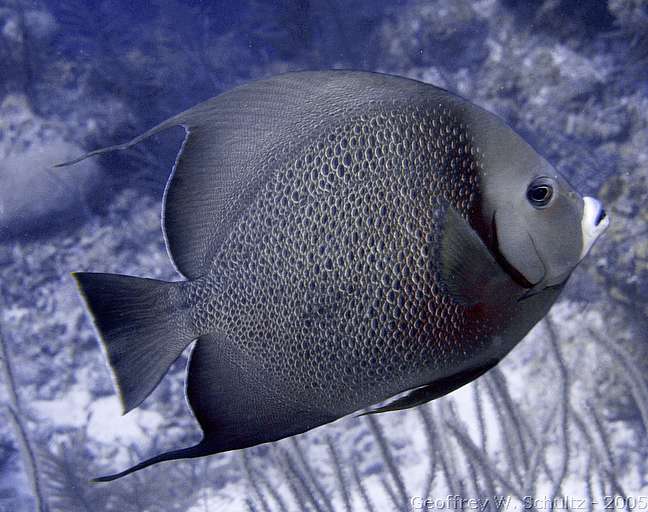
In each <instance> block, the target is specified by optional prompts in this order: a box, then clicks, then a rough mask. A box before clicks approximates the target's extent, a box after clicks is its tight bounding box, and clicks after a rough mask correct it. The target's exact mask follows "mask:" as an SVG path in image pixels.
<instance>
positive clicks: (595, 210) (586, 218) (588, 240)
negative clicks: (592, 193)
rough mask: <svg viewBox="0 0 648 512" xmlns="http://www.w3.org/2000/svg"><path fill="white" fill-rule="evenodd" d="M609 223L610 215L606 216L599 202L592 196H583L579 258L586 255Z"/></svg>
mask: <svg viewBox="0 0 648 512" xmlns="http://www.w3.org/2000/svg"><path fill="white" fill-rule="evenodd" d="M609 224H610V217H608V215H607V213H606V212H605V209H604V208H603V205H602V204H601V202H600V201H599V200H598V199H594V198H593V197H584V198H583V219H582V220H581V232H582V236H583V246H582V247H583V248H582V250H581V255H580V257H581V259H583V258H584V257H585V256H586V255H587V253H588V252H589V250H590V249H591V248H592V245H594V242H596V240H597V238H598V237H599V236H601V234H603V232H604V231H605V230H606V229H607V227H608V225H609Z"/></svg>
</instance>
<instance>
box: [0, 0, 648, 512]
mask: <svg viewBox="0 0 648 512" xmlns="http://www.w3.org/2000/svg"><path fill="white" fill-rule="evenodd" d="M332 67H335V68H357V69H368V70H374V71H382V72H389V73H395V74H401V75H405V76H408V77H412V78H417V79H421V80H424V81H428V82H431V83H434V84H436V85H439V86H442V87H445V88H448V89H449V90H451V91H454V92H456V93H459V94H461V95H463V96H465V97H467V98H469V99H471V100H472V101H474V102H475V103H477V104H479V105H481V106H483V107H485V108H487V109H489V110H492V111H494V112H496V113H497V114H499V115H500V116H502V117H503V118H504V119H505V120H506V121H507V122H508V123H509V124H510V125H511V126H512V127H514V128H515V129H516V130H517V131H518V132H520V133H522V134H523V135H524V136H525V137H526V138H527V140H529V142H531V144H532V145H533V146H534V147H535V148H536V149H538V151H539V152H540V153H541V154H542V155H544V156H545V157H546V158H547V159H548V160H549V161H550V162H552V163H553V164H554V165H556V167H557V168H558V169H559V170H560V171H561V172H562V173H563V174H564V175H565V176H567V177H568V179H569V180H570V181H571V182H572V184H573V185H574V186H575V187H576V188H577V189H578V190H579V191H580V192H582V193H584V194H588V195H595V196H597V197H599V198H600V199H601V200H602V201H603V202H604V204H605V206H606V209H607V211H608V213H609V214H610V216H611V218H612V224H611V227H610V229H609V230H608V232H607V233H606V235H605V236H604V238H603V239H602V240H600V241H599V242H598V243H597V244H596V245H595V247H594V249H593V250H592V252H591V254H590V255H589V257H588V258H587V259H586V260H585V261H584V262H583V263H582V264H581V265H580V266H579V267H578V269H577V270H576V271H575V273H574V275H573V276H572V278H571V282H570V284H569V286H568V288H567V289H566V290H565V292H564V294H563V295H562V296H561V298H560V300H559V302H558V303H557V304H556V305H555V306H554V308H553V309H552V311H551V313H550V315H549V317H548V320H547V321H543V322H541V323H540V324H539V325H538V326H537V327H536V328H535V329H534V330H533V331H532V332H531V333H530V334H529V335H528V336H527V337H526V338H525V339H524V340H523V341H522V342H521V343H520V344H519V346H518V347H516V348H515V350H514V351H513V352H512V353H511V354H510V355H509V356H508V357H507V358H506V359H505V360H504V361H503V362H502V363H501V364H500V365H499V366H498V369H497V370H495V371H493V372H490V373H489V374H488V375H487V376H486V377H484V378H481V379H479V380H478V381H477V382H475V383H473V384H470V385H468V386H466V387H464V388H462V389H461V390H459V391H457V392H455V393H453V394H451V395H450V396H448V397H446V398H443V399H440V400H438V401H436V402H435V403H432V404H429V405H426V406H422V407H419V408H417V409H415V410H409V411H404V412H397V413H389V414H383V415H379V416H376V417H374V418H373V420H368V419H366V418H344V419H342V420H339V421H337V422H335V423H334V424H332V425H329V426H326V427H323V428H319V429H316V430H314V431H312V432H310V433H307V434H305V435H301V436H298V437H297V438H295V439H288V440H283V441H280V442H278V443H274V444H272V445H265V446H260V447H256V448H252V449H249V450H246V451H244V452H237V453H228V454H222V455H218V456H213V457H209V458H205V459H200V460H195V461H183V462H172V463H166V464H161V465H157V466H155V467H152V468H150V469H147V470H145V471H142V472H139V473H137V474H135V475H133V476H131V477H128V478H125V479H123V480H119V481H117V482H114V483H111V484H103V485H92V484H90V483H89V482H88V480H89V479H90V478H92V477H93V476H97V475H99V474H103V473H106V472H111V471H115V470H118V469H122V468H123V467H125V466H127V465H130V464H131V463H133V462H135V461H137V460H140V459H142V458H145V457H148V456H151V455H153V454H155V453H158V452H160V451H165V450H167V449H171V448H176V447H181V446H187V445H189V444H191V443H193V442H195V441H196V440H197V439H198V438H199V436H200V432H199V430H198V427H197V426H196V424H195V422H194V420H193V418H192V416H191V414H190V412H189V410H188V408H187V406H186V404H185V402H184V396H183V388H184V366H185V364H186V355H187V353H185V354H184V355H183V357H181V358H180V360H178V361H177V362H176V363H175V364H174V366H173V367H172V370H171V372H170V374H169V375H168V376H167V377H165V379H164V380H163V381H162V383H161V385H160V386H159V387H158V388H157V389H156V391H155V392H154V393H153V395H152V396H151V397H150V398H149V399H147V400H146V401H145V402H144V404H143V405H142V407H140V408H139V409H137V410H135V411H133V412H131V413H129V414H128V415H126V416H121V415H120V408H119V403H118V399H117V398H116V396H115V394H114V392H113V389H112V383H111V380H110V375H109V372H108V370H107V368H106V366H105V363H104V360H103V354H102V352H101V350H100V349H99V346H98V345H97V342H96V338H95V334H94V331H93V329H92V326H91V323H90V321H89V319H88V317H87V316H86V314H85V312H84V310H83V307H82V303H81V301H80V299H79V297H78V295H77V293H76V290H75V286H74V283H73V280H72V278H71V277H70V275H69V273H70V272H71V271H75V270H92V271H101V272H116V273H122V274H130V275H138V276H144V277H155V278H161V279H168V280H178V279H179V276H178V274H177V273H176V272H175V270H174V269H173V266H172V265H171V263H170V261H169V259H168V257H167V255H166V250H165V248H164V240H163V235H162V232H161V230H160V210H161V197H162V191H163V187H164V183H165V181H166V178H167V176H168V173H169V171H170V168H171V165H172V163H173V159H174V156H175V153H176V151H177V148H178V147H179V144H180V142H181V140H182V133H181V131H180V130H179V129H178V130H177V131H172V132H169V133H168V134H163V135H160V136H156V137H154V138H152V139H151V140H150V141H147V142H146V143H144V144H142V145H141V146H140V147H138V148H136V149H134V150H131V151H128V152H125V153H121V154H115V155H110V156H106V157H101V158H97V159H94V160H89V161H85V162H84V163H83V164H80V165H78V166H76V167H70V168H65V169H58V170H55V169H53V168H52V167H51V165H52V164H54V163H57V162H60V161H62V160H64V159H66V158H70V157H73V156H76V155H77V154H79V153H80V152H83V151H85V150H89V149H93V148H96V147H100V146H103V145H110V144H114V143H118V142H123V141H124V140H127V139H128V138H130V137H132V136H134V135H136V134H138V133H140V132H142V131H143V130H145V129H146V128H148V127H150V126H152V125H154V124H155V123H157V122H159V121H161V120H162V119H165V118H166V117H168V116H169V115H171V114H173V113H176V112H178V111H180V110H181V109H183V108H187V107H189V106H191V105H193V104H195V103H197V102H198V101H201V100H204V99H206V98H209V97H211V96H213V95H215V94H217V93H219V92H221V91H224V90H226V89H228V88H231V87H233V86H235V85H237V84H239V83H243V82H245V81H248V80H250V79H255V78H261V77H265V76H270V75H273V74H276V73H279V72H285V71H290V70H297V69H321V68H332ZM647 69H648V3H646V2H645V0H609V1H607V2H606V1H583V2H569V1H560V0H544V1H538V2H522V1H515V0H507V1H504V0H481V1H476V2H469V1H463V0H459V1H450V0H448V1H423V0H419V1H416V0H411V1H398V2H385V1H373V2H372V1H369V0H361V1H358V2H353V3H348V2H343V1H342V0H328V1H325V0H311V1H306V0H303V1H297V0H295V1H282V2H271V1H253V2H217V1H215V2H207V1H202V2H201V1H198V0H191V1H163V0H157V1H152V2H127V1H105V2H87V1H82V0H73V1H66V0H63V1H57V2H55V1H27V0H14V1H6V0H5V1H4V2H0V292H1V293H0V336H1V341H2V344H1V346H2V353H1V354H0V355H2V357H1V358H0V362H1V363H2V368H1V370H2V372H1V375H0V400H1V404H0V405H1V407H0V511H5V510H6V511H16V512H22V511H30V510H37V509H38V508H40V509H41V510H51V511H56V510H61V511H76V510H92V511H99V510H120V511H130V510H133V511H156V510H164V511H166V510H178V511H184V510H191V511H195V512H198V511H205V510H210V511H212V510H215V511H219V510H233V511H238V510H258V511H271V510H272V511H274V510H291V511H293V510H295V511H301V510H315V511H327V510H335V511H337V510H347V509H351V510H380V511H382V510H416V509H420V510H459V509H461V506H462V505H463V508H464V509H465V510H532V509H533V508H531V506H534V507H535V510H550V509H551V508H550V507H549V504H550V503H553V505H554V510H565V509H566V508H565V507H566V505H569V509H570V510H596V511H598V510H610V509H614V508H613V507H612V508H611V507H610V505H613V506H616V507H617V508H618V509H619V510H620V509H622V508H621V506H625V509H626V510H642V509H648V499H647V498H646V496H647V495H648V483H647V481H646V475H647V473H648V467H646V462H645V460H646V455H647V454H648V453H647V452H648V437H647V436H646V428H648V385H647V383H646V377H645V375H646V374H647V371H646V370H648V357H647V356H648V286H647V285H648V236H647V234H648V206H647V205H648V72H647V71H646V70H647ZM455 496H458V497H459V498H457V497H455ZM494 497H495V498H497V500H495V499H494ZM507 497H511V498H510V500H509V498H507ZM615 497H616V498H615ZM428 498H429V501H424V500H425V499H428ZM462 500H463V501H462ZM470 500H474V501H470ZM499 500H504V502H503V503H502V502H501V501H499Z"/></svg>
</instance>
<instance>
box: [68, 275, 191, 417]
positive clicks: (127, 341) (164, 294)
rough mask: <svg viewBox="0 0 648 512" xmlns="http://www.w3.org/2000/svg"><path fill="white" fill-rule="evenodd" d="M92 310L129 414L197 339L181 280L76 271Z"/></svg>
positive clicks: (117, 385)
mask: <svg viewBox="0 0 648 512" xmlns="http://www.w3.org/2000/svg"><path fill="white" fill-rule="evenodd" d="M73 276H74V278H75V279H76V281H77V284H78V286H79V289H80V290H81V293H82V295H83V297H84V299H85V302H86V304H87V306H88V309H89V310H90V312H91V313H92V316H93V318H94V323H95V326H96V328H97V331H98V332H99V335H100V337H101V341H102V343H103V346H104V348H105V352H106V357H107V359H108V363H109V364H110V367H111V368H112V371H113V375H114V380H115V386H116V388H117V390H118V392H119V396H120V399H121V402H122V406H123V409H124V414H125V413H127V412H128V411H130V410H131V409H133V408H135V407H137V406H138V405H139V404H140V403H142V401H143V400H144V399H145V398H146V397H147V396H148V395H149V394H150V393H151V391H153V389H155V387H156V386H157V385H158V383H159V382H160V380H162V377H163V376H164V374H165V373H166V371H167V370H168V369H169V366H171V363H173V361H175V360H176V359H177V358H178V356H179V355H180V354H181V353H182V351H183V350H184V349H185V347H186V346H187V345H189V343H190V342H191V341H192V339H193V336H192V334H191V333H190V331H189V329H187V328H185V326H186V325H187V324H186V322H185V321H183V317H182V310H181V308H180V307H178V306H177V305H176V302H175V294H174V293H173V292H174V290H173V288H174V287H175V286H177V283H167V282H164V281H157V280H155V279H142V278H139V277H130V276H122V275H116V274H94V273H86V272H79V273H74V274H73Z"/></svg>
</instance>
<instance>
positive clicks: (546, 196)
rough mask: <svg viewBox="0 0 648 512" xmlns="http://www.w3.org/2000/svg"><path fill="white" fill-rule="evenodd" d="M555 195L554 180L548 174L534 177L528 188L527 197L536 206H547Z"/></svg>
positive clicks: (540, 207) (539, 207)
mask: <svg viewBox="0 0 648 512" xmlns="http://www.w3.org/2000/svg"><path fill="white" fill-rule="evenodd" d="M553 197H554V180H552V179H551V178H548V177H546V176H541V177H539V178H536V179H534V180H533V181H532V182H531V184H530V185H529V187H528V188H527V199H528V200H529V203H531V205H532V206H533V207H534V208H538V209H542V208H546V207H547V206H549V204H550V203H551V200H552V199H553Z"/></svg>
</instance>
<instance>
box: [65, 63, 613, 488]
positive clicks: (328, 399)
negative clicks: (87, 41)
mask: <svg viewBox="0 0 648 512" xmlns="http://www.w3.org/2000/svg"><path fill="white" fill-rule="evenodd" d="M176 124H181V125H183V126H185V128H186V129H187V138H186V139H185V142H184V144H183V148H182V150H181V152H180V154H179V156H178V159H177V161H176V165H175V167H174V172H173V174H172V177H171V178H170V180H169V183H168V185H167V189H166V192H165V211H164V218H163V221H164V229H165V235H166V240H167V246H168V249H169V253H170V255H171V257H172V259H173V261H174V263H175V265H176V267H177V268H178V270H179V271H180V272H181V273H182V274H183V275H184V276H185V277H186V278H187V280H186V281H182V282H179V283H163V282H160V281H154V280H145V279H139V278H133V277H126V276H115V275H108V274H91V273H78V274H76V278H77V280H78V283H79V287H80V289H81V291H82V293H83V295H84V297H85V299H86V303H87V305H88V308H89V310H90V311H91V312H92V315H93V318H94V321H95V324H96V327H97V329H98V331H99V334H100V336H101V338H102V341H103V343H104V346H105V348H106V353H107V356H108V360H109V363H110V365H111V367H112V369H113V372H114V374H115V380H116V383H117V386H118V389H119V392H120V396H121V398H122V402H123V404H124V409H125V410H126V411H128V410H130V409H132V408H133V407H136V406H137V405H139V404H140V403H141V401H142V400H144V398H145V397H146V396H147V395H148V394H149V393H150V391H151V390H152V389H153V388H154V387H155V386H156V385H157V383H158V382H159V380H160V379H161V378H162V376H163V375H164V373H165V372H166V370H167V369H168V367H169V365H170V364H171V363H172V362H173V360H175V359H176V358H177V357H178V355H179V354H180V353H181V352H182V350H183V349H184V348H185V347H186V346H187V345H188V344H189V343H191V342H192V341H194V340H197V341H195V345H194V348H193V351H192V354H191V359H190V363H189V366H188V369H187V399H188V402H189V405H190V406H191V408H192V411H193V412H194V414H195V416H196V419H197V420H198V422H199V423H200V425H201V428H202V430H203V433H204V438H203V440H202V441H201V442H200V443H199V444H198V445H196V446H194V447H190V448H185V449H182V450H176V451H173V452H169V453H167V454H162V455H160V456H158V457H154V458H153V459H150V460H148V461H145V462H143V463H141V464H138V465H137V466H135V467H133V468H130V469H129V470H127V471H125V472H122V473H120V474H117V475H111V476H109V477H104V478H103V480H109V479H113V478H116V477H119V476H123V475H124V474H128V473H129V472H132V471H134V470H137V469H141V468H142V467H145V466H147V465H150V464H152V463H155V462H159V461H162V460H170V459H175V458H181V457H196V456H202V455H208V454H211V453H218V452H222V451H227V450H232V449H238V448H245V447H247V446H253V445H256V444H260V443H264V442H268V441H274V440H277V439H281V438H284V437H287V436H290V435H294V434H297V433H301V432H304V431H306V430H309V429H311V428H314V427H316V426H319V425H322V424H324V423H328V422H330V421H334V420H335V419H337V418H340V417H342V416H344V415H347V414H349V413H351V412H354V411H358V410H360V409H364V408H367V407H369V406H371V405H373V404H376V403H377V402H381V401H384V400H386V399H388V398H390V397H392V396H394V395H396V394H399V393H402V392H405V391H407V392H408V393H407V394H406V395H404V396H403V397H401V398H399V399H397V400H395V401H393V402H391V403H389V404H387V405H386V406H384V407H382V408H380V409H375V410H374V411H375V412H379V411H385V410H395V409H401V408H405V407H412V406H414V405H418V404H420V403H424V402H426V401H429V400H431V399H434V398H437V397H439V396H442V395H444V394H446V393H448V392H450V391H452V390H454V389H456V388H457V387H460V386H461V385H463V384H465V383H466V382H469V381H470V380H473V379H474V378H476V377H478V376H479V375H481V374H483V373H484V372H486V371H487V370H488V369H489V368H491V367H492V366H494V365H495V364H497V362H498V361H500V360H501V359H502V358H503V357H504V356H505V355H506V354H507V353H508V352H509V351H510V350H511V348H513V346H515V344H516V343H517V342H518V341H519V340H520V339H521V338H522V337H523V336H524V335H525V334H526V333H527V332H528V331H529V329H531V327H533V325H535V323H537V322H538V320H540V319H541V318H542V317H543V316H544V315H545V314H546V312H547V311H548V309H549V308H550V307H551V305H552V304H553V302H554V301H555V299H556V298H557V296H558V295H559V293H560V291H561V290H562V288H563V286H564V284H565V282H566V281H567V279H568V277H569V274H570V273H571V271H572V270H573V269H574V267H575V266H576V265H577V264H578V262H579V261H580V260H581V259H582V258H583V257H584V255H585V253H586V252H587V251H588V250H589V247H590V246H591V244H592V242H593V241H594V240H595V239H596V237H598V236H599V235H600V233H601V232H602V231H603V230H604V229H605V227H606V225H607V222H608V219H607V217H605V214H604V211H603V210H602V208H601V206H600V204H599V203H598V202H597V201H596V200H594V199H591V198H587V199H586V200H583V199H582V198H581V197H580V196H579V195H578V194H577V193H576V192H575V191H574V190H573V189H572V187H571V186H570V185H569V184H568V183H567V182H566V181H565V180H564V178H562V177H561V176H560V175H559V174H558V173H557V172H556V171H555V170H554V169H553V167H552V166H551V165H550V164H549V163H547V162H546V161H545V160H544V159H542V158H541V157H540V156H539V155H538V154H537V153H536V152H535V151H534V150H533V149H532V148H531V147H530V146H529V145H528V144H527V143H526V142H524V140H522V139H521V138H520V137H519V136H518V135H516V134H515V133H514V132H513V131H512V130H511V129H510V128H509V127H508V126H506V125H505V124H504V123H503V122H502V121H501V120H500V119H499V118H497V117H496V116H494V115H492V114H490V113H488V112H486V111H484V110H482V109H480V108H479V107H477V106H475V105H473V104H471V103H469V102H468V101H466V100H464V99H462V98H459V97H457V96H455V95H453V94H451V93H449V92H447V91H444V90H442V89H438V88H436V87H433V86H430V85H428V84H424V83H421V82H417V81H413V80H408V79H405V78H400V77H394V76H389V75H381V74H374V73H364V72H353V71H327V72H302V73H291V74H287V75H281V76H279V77H275V78H271V79H268V80H265V81H260V82H255V83H252V84H248V85H244V86H241V87H239V88H236V89H234V90H232V91H229V92H227V93H224V94H222V95H221V96H218V97H216V98H213V99H212V100H208V101H207V102H205V103H203V104H200V105H198V106H196V107H194V108H193V109H190V110H188V111H186V112H184V113H182V114H179V115H178V116H175V117H173V118H171V119H170V120H168V121H165V122H164V123H162V124H161V125H159V126H157V127H156V128H154V129H152V130H151V131H149V132H147V133H146V134H144V135H142V136H140V137H138V138H137V139H134V140H133V141H131V143H128V144H125V145H122V146H117V147H114V148H108V149H107V150H112V149H123V148H126V147H130V146H131V145H133V144H135V143H137V142H139V141H140V140H142V139H143V138H145V137H147V136H150V135H151V134H153V133H156V132H157V131H160V130H162V129H165V128H168V127H170V126H173V125H176ZM101 151H106V150H101ZM101 151H100V152H101ZM96 153H97V152H94V153H91V154H96ZM86 156H87V155H86Z"/></svg>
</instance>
